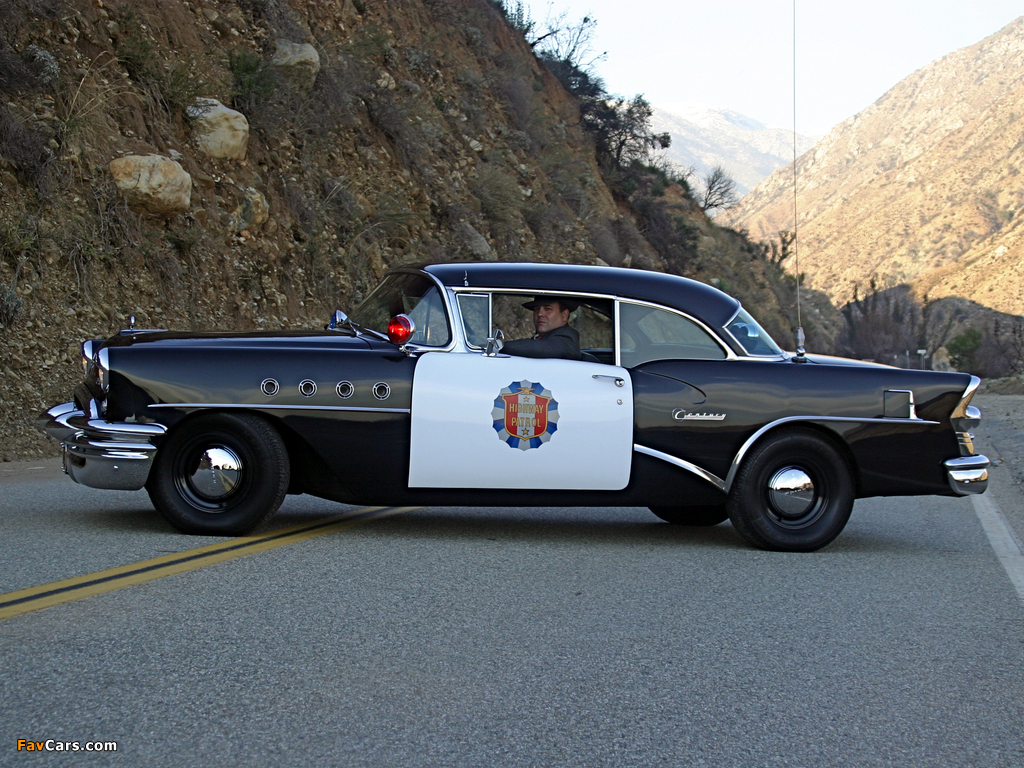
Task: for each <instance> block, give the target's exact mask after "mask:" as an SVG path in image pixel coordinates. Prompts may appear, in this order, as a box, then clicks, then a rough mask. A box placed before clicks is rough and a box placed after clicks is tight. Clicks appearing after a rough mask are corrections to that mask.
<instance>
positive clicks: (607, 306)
mask: <svg viewBox="0 0 1024 768" xmlns="http://www.w3.org/2000/svg"><path fill="white" fill-rule="evenodd" d="M463 295H466V294H463ZM470 295H471V294H470ZM470 295H466V296H467V297H468V296H470ZM532 298H533V296H532V295H531V294H521V293H495V294H494V295H493V299H492V301H493V304H492V312H493V318H492V323H493V325H494V327H495V328H500V329H501V330H502V331H504V333H505V338H507V339H525V338H529V337H531V336H533V335H534V333H536V328H535V327H534V324H533V312H531V311H530V310H528V309H526V308H524V307H523V304H526V303H528V302H529V301H530V300H531V299H532ZM573 298H575V299H577V300H578V303H579V306H578V307H577V308H576V309H574V310H573V312H572V314H571V315H570V316H569V326H570V327H572V328H575V329H576V332H577V333H579V335H580V349H581V350H582V351H583V352H584V359H586V360H588V361H590V362H594V361H595V360H597V361H598V362H602V363H607V364H609V365H610V364H612V363H613V362H614V361H615V354H614V347H615V323H614V320H613V318H614V316H615V315H614V306H613V303H612V300H611V299H603V298H598V297H592V298H591V297H585V296H576V297H573ZM460 302H461V296H460ZM463 312H464V313H465V310H463ZM467 338H469V329H468V328H467ZM484 341H485V342H486V337H485V338H484Z"/></svg>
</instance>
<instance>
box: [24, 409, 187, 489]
mask: <svg viewBox="0 0 1024 768" xmlns="http://www.w3.org/2000/svg"><path fill="white" fill-rule="evenodd" d="M89 411H90V412H89V413H85V412H84V411H82V410H80V409H79V408H78V407H76V405H75V404H74V403H63V404H61V405H55V406H53V408H50V409H49V410H48V411H45V412H43V413H41V414H40V415H39V419H38V420H37V423H38V425H39V428H40V429H42V430H43V432H45V433H46V434H47V435H49V436H50V437H52V438H54V439H55V440H59V441H60V444H61V448H62V449H63V453H64V472H66V473H67V474H68V475H70V476H71V479H72V480H74V481H75V482H76V483H81V484H82V485H87V486H89V487H90V488H106V489H109V490H115V491H137V490H139V489H140V488H142V487H143V486H144V485H145V484H146V480H148V479H149V470H150V468H151V467H152V466H153V455H154V454H155V453H156V447H155V446H154V445H153V444H152V442H151V441H152V440H153V438H157V437H160V436H161V435H163V434H164V432H166V431H167V428H166V427H164V426H163V425H161V424H133V423H127V422H109V421H104V420H103V419H101V418H99V411H98V408H97V407H96V404H95V403H90V404H89Z"/></svg>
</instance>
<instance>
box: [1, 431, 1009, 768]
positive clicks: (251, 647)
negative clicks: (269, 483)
mask: <svg viewBox="0 0 1024 768" xmlns="http://www.w3.org/2000/svg"><path fill="white" fill-rule="evenodd" d="M986 449H987V450H990V449H991V447H988V448H986ZM1011 465H1012V461H1011V460H1004V462H1003V463H1002V464H1001V465H1000V466H998V467H996V468H995V469H994V470H993V484H992V489H991V491H990V492H991V493H992V499H993V500H994V501H996V502H997V503H998V504H999V507H1000V509H1002V510H1003V511H1004V513H1005V515H1006V519H1007V520H1009V521H1010V522H1011V523H1012V524H1013V525H1014V526H1015V527H1016V526H1018V525H1019V523H1018V521H1019V520H1020V519H1021V515H1022V510H1021V505H1020V499H1021V495H1020V491H1019V488H1018V487H1017V486H1016V480H1015V479H1014V478H1013V477H1012V473H1011ZM47 467H48V469H44V470H39V471H35V470H31V469H30V468H29V467H22V468H21V470H22V471H20V472H19V473H13V474H14V476H13V477H10V478H8V479H7V480H5V481H2V482H0V534H2V535H0V548H2V551H3V563H4V567H3V568H2V569H0V592H3V593H7V592H10V591H13V590H18V589H23V588H26V587H30V586H34V585H38V584H43V583H47V582H51V581H55V580H58V579H64V578H68V577H70V576H77V575H81V574H85V573H90V572H93V571H97V570H101V569H104V568H110V567H113V566H118V565H124V564H128V563H133V562H136V561H139V560H144V559H147V558H152V557H156V556H159V555H162V554H166V553H168V552H177V551H183V550H188V549H190V548H193V547H197V546H203V545H208V544H210V543H212V542H215V541H218V539H209V538H200V537H187V536H182V535H179V534H175V533H172V532H170V531H169V530H168V529H167V527H166V526H165V525H164V524H163V523H162V522H161V521H160V520H159V518H158V517H157V516H156V515H155V513H154V512H153V511H152V508H151V507H150V505H149V502H148V499H147V497H146V496H145V494H144V493H119V492H104V491H92V490H90V489H87V488H83V487H80V486H76V485H75V484H73V483H71V482H70V481H69V480H66V479H64V478H60V477H56V476H51V475H52V474H53V473H52V465H47ZM9 474H11V473H9ZM343 509H344V508H343V507H341V506H340V505H336V504H331V503H327V502H321V501H318V500H316V499H310V498H308V497H298V498H291V499H289V500H288V502H287V503H286V506H285V507H284V508H283V509H282V512H281V513H280V514H279V516H278V517H277V518H275V524H277V525H282V526H284V525H292V524H296V523H302V522H306V521H310V520H316V519H319V518H322V517H325V516H328V515H332V514H337V513H338V512H339V511H341V510H343ZM1016 529H1017V531H1022V530H1024V527H1017V528H1016ZM0 658H2V659H3V668H2V669H3V671H2V680H3V686H2V693H0V765H3V766H7V765H32V766H37V765H62V766H63V765H131V766H207V765H208V766H236V765H238V766H248V765H294V766H310V765H323V766H388V767H389V768H390V767H397V766H416V767H417V768H419V767H422V766H502V767H504V766H587V767H588V768H589V767H590V766H615V767H616V768H617V767H619V766H645V767H647V766H659V765H663V766H703V765H707V766H744V767H745V766H857V767H858V768H861V767H863V766H958V767H962V766H1021V765H1024V739H1022V737H1021V733H1022V732H1024V602H1022V598H1021V596H1019V595H1018V594H1017V592H1016V591H1015V590H1014V588H1013V585H1012V583H1011V581H1010V579H1009V578H1008V576H1007V573H1006V571H1005V570H1004V568H1003V566H1002V564H1001V563H1000V561H999V560H998V559H997V558H996V556H995V555H994V553H993V550H992V547H991V545H990V544H989V541H988V539H987V538H986V536H985V533H984V531H983V529H982V527H981V524H980V523H979V519H978V517H977V515H976V514H975V512H974V510H973V507H972V505H971V503H970V500H968V499H947V498H926V499H898V500H865V501H860V502H858V503H857V504H856V506H855V508H854V514H853V518H852V520H851V522H850V524H849V526H848V527H847V529H846V531H845V532H844V533H843V534H842V535H841V536H840V537H839V539H838V540H837V541H836V542H835V543H833V544H832V545H830V546H829V547H827V548H826V549H824V550H822V551H820V552H817V553H813V554H807V555H798V554H780V553H767V552H760V551H757V550H753V549H750V548H749V547H747V546H746V545H745V544H744V543H743V542H742V541H741V540H740V539H739V537H738V536H737V535H736V534H735V532H734V531H733V530H732V528H731V526H730V525H729V524H728V523H726V524H723V525H721V526H717V527H715V528H712V529H685V528H677V527H673V526H669V525H667V524H664V523H661V522H660V521H658V520H657V519H656V518H654V517H653V515H651V514H650V513H649V512H647V511H646V510H642V509H528V510H509V509H437V508H435V509H422V510H417V511H415V512H409V513H405V514H402V515H396V516H393V517H387V518H383V519H376V520H371V521H369V522H365V523H363V524H361V525H357V526H354V527H352V528H349V529H346V530H344V531H339V532H336V533H332V534H329V535H325V536H322V537H320V538H316V539H311V540H308V541H304V542H301V543H298V544H294V545H289V546H283V547H280V548H278V549H274V550H271V551H267V552H261V553H258V554H253V555H251V556H248V557H244V558H240V559H237V560H232V561H230V562H224V563H220V564H216V565H211V566H209V567H207V568H202V569H199V570H195V571H192V572H189V573H181V574H177V575H173V576H168V577H166V578H162V579H159V580H156V581H152V582H149V583H146V584H141V585H138V586H132V587H128V588H126V589H122V590H119V591H115V592H111V593H109V594H103V595H98V596H95V597H90V598H87V599H84V600H80V601H77V602H71V603H67V604H63V605H58V606H55V607H52V608H48V609H45V610H41V611H38V612H35V613H30V614H26V615H23V616H18V617H14V618H11V619H7V620H5V621H2V622H0ZM18 739H25V740H26V741H40V742H41V741H44V740H46V739H54V740H57V741H64V742H72V741H78V742H79V743H80V744H84V743H85V742H86V741H90V742H91V741H116V742H117V745H118V751H117V752H116V753H107V754H93V753H90V754H86V753H84V752H79V753H73V754H67V753H58V752H48V753H47V752H44V753H41V754H40V753H37V752H32V753H28V752H26V751H21V752H19V751H18V750H17V741H18Z"/></svg>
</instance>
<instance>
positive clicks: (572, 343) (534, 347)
mask: <svg viewBox="0 0 1024 768" xmlns="http://www.w3.org/2000/svg"><path fill="white" fill-rule="evenodd" d="M501 351H502V352H505V353H507V354H509V355H518V356H519V357H560V358H563V359H565V360H582V359H583V353H582V352H580V335H579V333H577V332H576V329H575V328H570V327H569V326H568V325H562V326H559V327H558V328H555V329H554V330H553V331H548V332H547V333H539V334H537V335H536V336H534V337H533V338H532V339H515V340H514V341H506V342H505V346H504V347H502V349H501Z"/></svg>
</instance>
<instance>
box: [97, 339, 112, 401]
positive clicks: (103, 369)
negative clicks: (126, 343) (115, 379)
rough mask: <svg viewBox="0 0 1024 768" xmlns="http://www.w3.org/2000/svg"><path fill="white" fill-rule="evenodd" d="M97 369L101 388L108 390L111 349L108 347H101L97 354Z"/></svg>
mask: <svg viewBox="0 0 1024 768" xmlns="http://www.w3.org/2000/svg"><path fill="white" fill-rule="evenodd" d="M96 369H97V370H96V374H97V377H98V378H99V382H100V388H101V389H102V390H103V391H104V392H106V391H107V390H108V389H110V350H108V349H107V348H106V347H104V348H103V349H101V350H100V351H99V352H98V353H97V355H96Z"/></svg>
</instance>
